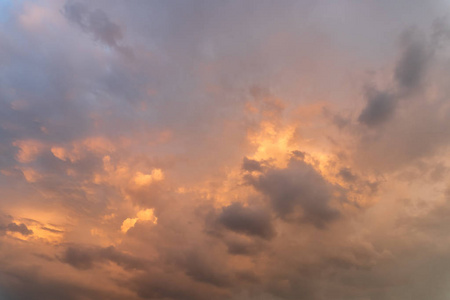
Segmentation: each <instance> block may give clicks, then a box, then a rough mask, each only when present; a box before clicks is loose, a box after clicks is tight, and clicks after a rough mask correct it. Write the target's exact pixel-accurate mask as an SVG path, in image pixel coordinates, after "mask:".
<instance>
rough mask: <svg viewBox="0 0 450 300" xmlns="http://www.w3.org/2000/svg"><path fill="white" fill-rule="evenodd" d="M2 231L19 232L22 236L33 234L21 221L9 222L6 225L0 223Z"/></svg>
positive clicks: (0, 230)
mask: <svg viewBox="0 0 450 300" xmlns="http://www.w3.org/2000/svg"><path fill="white" fill-rule="evenodd" d="M2 231H3V232H6V231H9V232H18V233H20V234H22V235H24V236H28V235H32V234H33V230H30V229H28V227H27V226H26V225H25V224H23V223H20V224H16V223H9V224H7V225H1V224H0V233H1V232H2Z"/></svg>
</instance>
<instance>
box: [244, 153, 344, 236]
mask: <svg viewBox="0 0 450 300" xmlns="http://www.w3.org/2000/svg"><path fill="white" fill-rule="evenodd" d="M247 180H248V183H249V184H250V185H252V186H253V187H255V189H256V190H258V191H259V192H261V193H262V194H263V195H265V196H267V197H268V199H269V202H270V204H271V206H272V208H273V209H274V211H275V212H276V214H277V215H278V216H280V217H281V218H283V219H286V220H290V219H296V220H298V221H301V222H306V223H311V224H313V225H315V226H317V227H319V228H322V227H324V226H325V225H326V224H328V223H330V222H331V221H333V220H335V219H337V218H338V217H339V215H340V213H339V211H338V210H337V209H335V208H333V207H332V206H331V202H332V199H333V196H332V194H333V186H332V185H331V184H330V183H328V182H327V181H326V179H324V178H323V177H322V176H321V175H320V174H319V173H318V172H317V171H316V170H315V169H314V168H313V167H312V166H311V165H308V164H307V163H305V162H303V161H300V160H296V159H291V160H290V162H289V164H288V166H287V167H286V168H283V169H277V168H271V169H269V170H267V171H266V172H265V173H263V174H262V175H260V176H248V177H247Z"/></svg>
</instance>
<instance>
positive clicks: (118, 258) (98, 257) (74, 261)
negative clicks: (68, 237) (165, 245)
mask: <svg viewBox="0 0 450 300" xmlns="http://www.w3.org/2000/svg"><path fill="white" fill-rule="evenodd" d="M60 260H61V262H64V263H67V264H69V265H71V266H72V267H74V268H77V269H80V270H87V269H92V268H93V267H94V266H95V265H96V264H98V263H105V262H108V261H111V262H114V263H116V264H118V265H119V266H121V267H123V268H124V269H143V268H144V269H145V268H146V267H148V262H147V261H145V260H143V259H139V258H136V257H134V256H131V255H128V254H125V253H122V252H120V251H119V250H117V249H116V248H115V247H113V246H110V247H106V248H101V247H93V246H92V247H83V246H69V247H68V248H67V249H66V250H65V251H64V253H63V255H62V256H61V257H60Z"/></svg>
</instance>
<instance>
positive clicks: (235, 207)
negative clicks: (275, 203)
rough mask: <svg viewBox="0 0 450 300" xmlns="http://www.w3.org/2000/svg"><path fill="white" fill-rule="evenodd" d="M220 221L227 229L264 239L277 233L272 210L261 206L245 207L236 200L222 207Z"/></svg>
mask: <svg viewBox="0 0 450 300" xmlns="http://www.w3.org/2000/svg"><path fill="white" fill-rule="evenodd" d="M218 221H219V223H220V224H222V225H223V226H225V227H226V228H227V229H229V230H232V231H235V232H239V233H244V234H248V235H253V236H259V237H261V238H264V239H270V238H272V237H273V236H274V235H275V229H274V227H273V224H272V218H271V216H270V212H268V211H266V210H264V209H263V208H260V207H254V206H248V207H245V206H242V204H241V203H238V202H235V203H232V204H231V205H229V206H226V207H224V208H223V209H222V213H221V214H220V215H219V217H218Z"/></svg>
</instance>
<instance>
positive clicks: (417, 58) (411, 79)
mask: <svg viewBox="0 0 450 300" xmlns="http://www.w3.org/2000/svg"><path fill="white" fill-rule="evenodd" d="M402 46H403V49H402V52H403V53H402V56H401V57H400V60H399V61H398V63H397V66H396V67H395V72H394V75H395V80H396V81H397V83H398V85H399V86H400V87H401V88H406V89H412V88H415V87H417V86H419V84H420V83H421V81H422V79H423V77H424V73H425V71H426V68H427V65H428V63H429V60H430V53H429V52H428V49H427V48H426V45H425V43H424V42H423V41H422V40H421V37H420V36H418V34H417V33H416V32H414V31H413V30H409V31H406V32H405V33H403V36H402Z"/></svg>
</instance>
